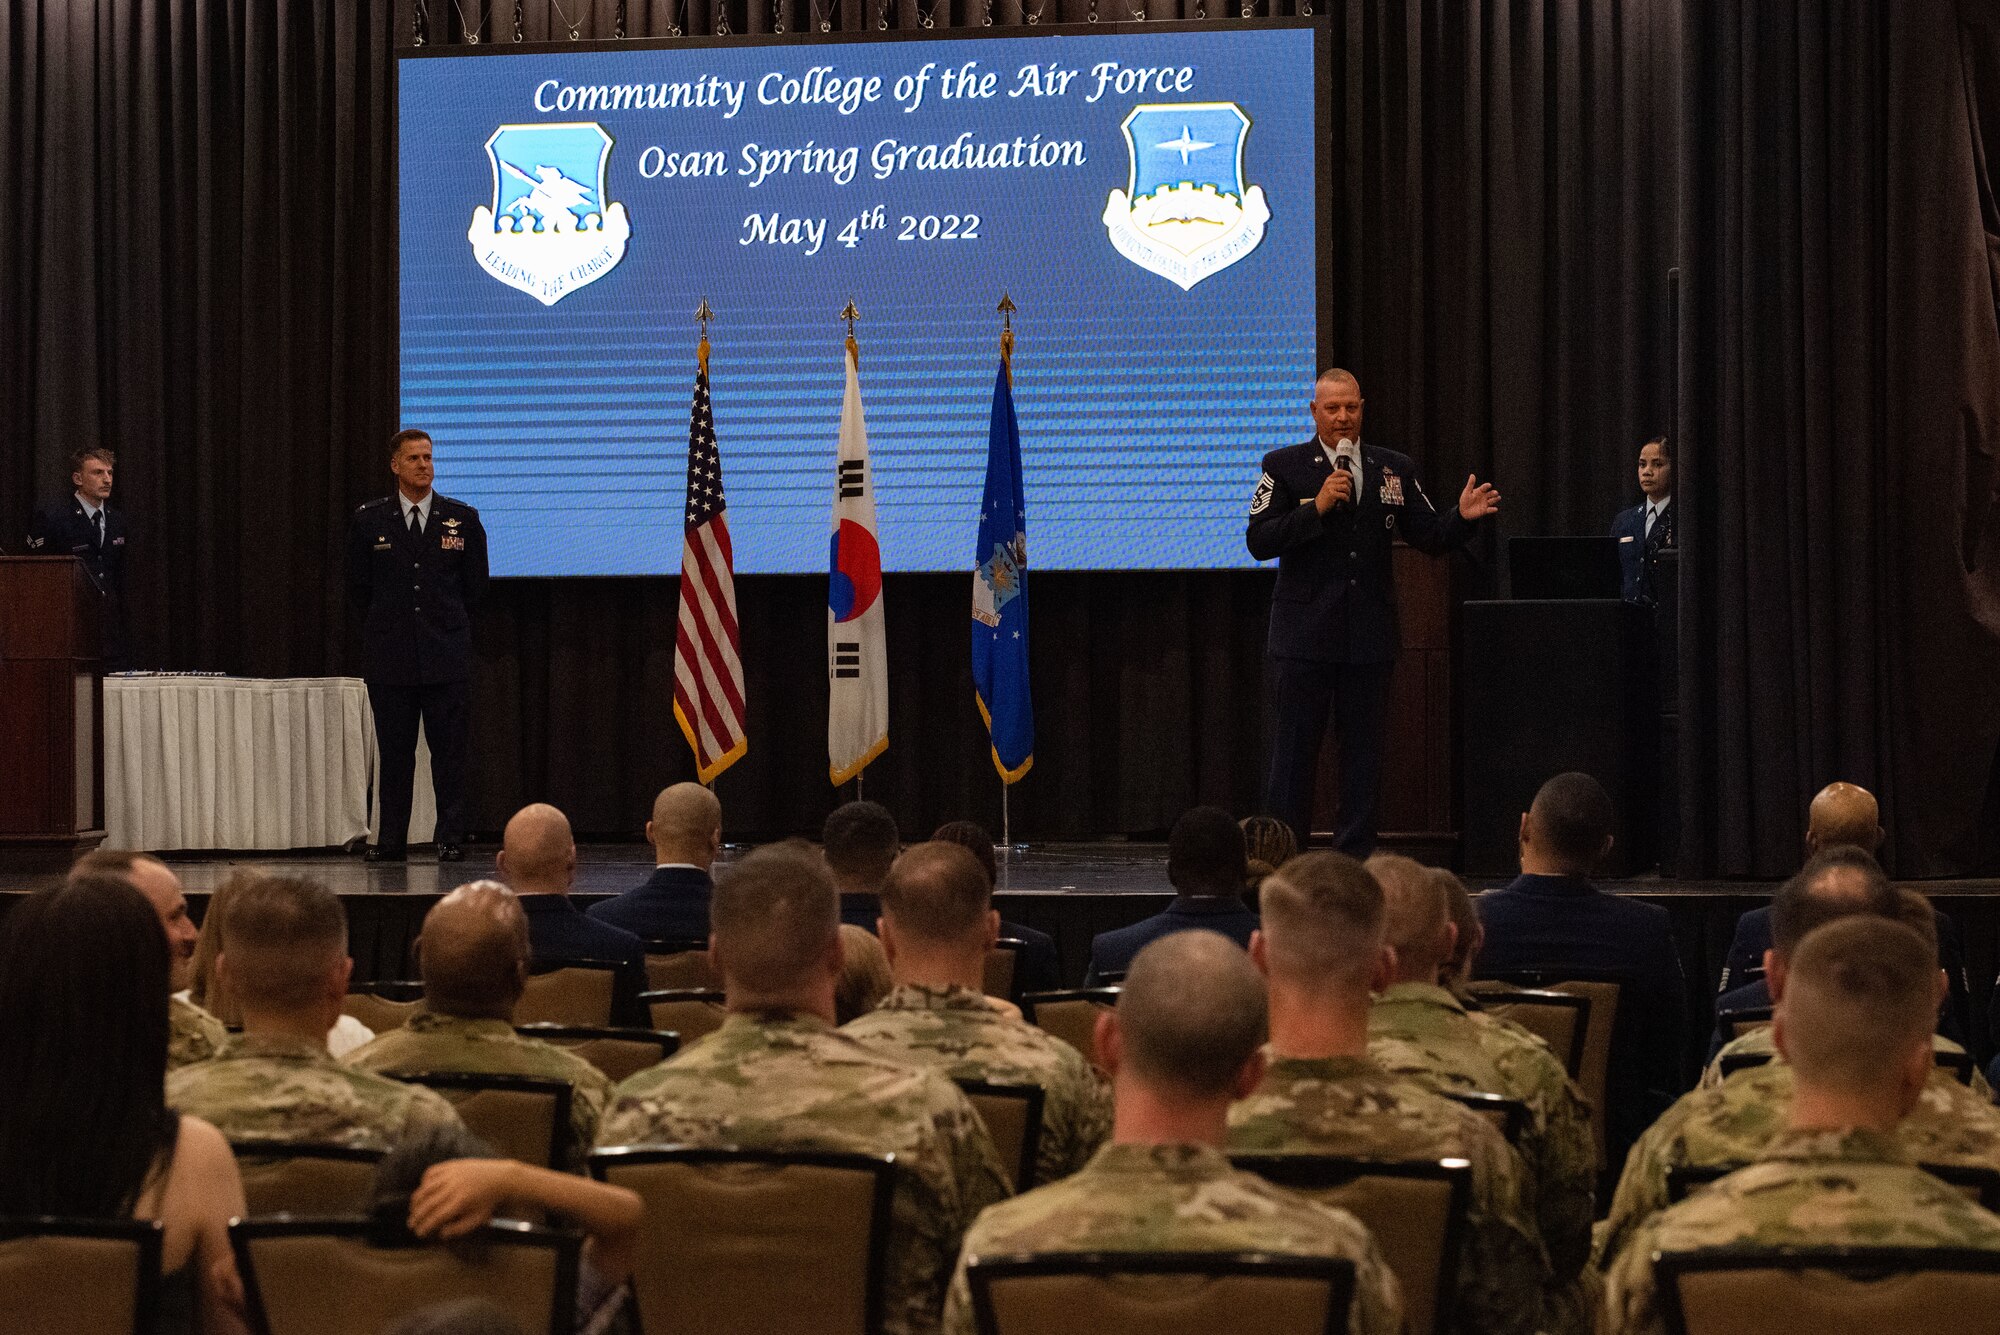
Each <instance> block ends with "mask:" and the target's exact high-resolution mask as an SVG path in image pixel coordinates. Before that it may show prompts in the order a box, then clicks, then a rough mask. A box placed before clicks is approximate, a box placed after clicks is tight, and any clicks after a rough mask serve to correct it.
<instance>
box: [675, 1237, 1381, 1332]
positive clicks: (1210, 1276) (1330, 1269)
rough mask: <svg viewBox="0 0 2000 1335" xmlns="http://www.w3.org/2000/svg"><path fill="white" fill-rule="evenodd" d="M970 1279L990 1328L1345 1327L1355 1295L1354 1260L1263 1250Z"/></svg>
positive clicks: (1009, 1263)
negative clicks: (1276, 1253) (1285, 1254)
mask: <svg viewBox="0 0 2000 1335" xmlns="http://www.w3.org/2000/svg"><path fill="white" fill-rule="evenodd" d="M966 1281H967V1283H968V1284H969V1285H970V1286H971V1290H972V1311H973V1319H974V1321H975V1323H976V1324H977V1328H978V1329H979V1330H980V1331H981V1332H982V1333H983V1335H1075V1332H1077V1331H1089V1332H1090V1333H1091V1335H1214V1333H1215V1332H1217V1331H1256V1332H1258V1335H1345V1332H1346V1331H1347V1328H1348V1313H1349V1309H1350V1308H1351V1307H1352V1306H1353V1303H1354V1263H1353V1262H1352V1261H1349V1260H1347V1259H1346V1258H1344V1257H1330V1256H1279V1255H1273V1254H1271V1253H1266V1252H1070V1253H1062V1252H1054V1253H1049V1254H1046V1255H1040V1256H996V1257H984V1256H982V1257H974V1258H972V1259H971V1260H970V1261H969V1262H968V1264H967V1265H966ZM648 1335H651V1333H650V1331H649V1332H648Z"/></svg>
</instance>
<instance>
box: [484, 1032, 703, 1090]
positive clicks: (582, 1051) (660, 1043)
mask: <svg viewBox="0 0 2000 1335" xmlns="http://www.w3.org/2000/svg"><path fill="white" fill-rule="evenodd" d="M514 1032H515V1033H517V1034H519V1035H521V1036H522V1037H523V1038H538V1039H540V1040H541V1041H542V1042H544V1043H553V1044H555V1045H556V1046H557V1047H559V1048H568V1049H569V1050H570V1051H571V1052H574V1053H575V1054H576V1055H577V1056H579V1057H581V1058H583V1059H584V1060H585V1061H587V1062H589V1063H590V1064H591V1065H592V1066H595V1067H596V1068H597V1069H598V1070H600V1071H602V1072H603V1073H604V1075H605V1078H606V1079H608V1080H610V1081H611V1083H612V1084H614V1085H615V1084H617V1083H618V1082H619V1081H621V1080H624V1079H626V1078H627V1077H630V1076H635V1075H637V1074H638V1073H639V1072H641V1071H643V1070H645V1069H646V1068H647V1067H649V1066H658V1065H659V1064H660V1063H661V1062H663V1061H665V1060H666V1059H667V1058H669V1057H671V1056H673V1055H674V1053H675V1052H677V1051H679V1050H680V1046H681V1038H680V1035H679V1034H676V1033H672V1032H667V1033H662V1032H661V1031H659V1030H657V1029H620V1028H612V1027H604V1028H600V1027H598V1026H596V1025H587V1024H519V1025H515V1026H514Z"/></svg>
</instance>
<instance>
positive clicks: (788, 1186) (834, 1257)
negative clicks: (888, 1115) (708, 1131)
mask: <svg viewBox="0 0 2000 1335" xmlns="http://www.w3.org/2000/svg"><path fill="white" fill-rule="evenodd" d="M590 1172H591V1175H592V1176H593V1177H596V1178H599V1179H601V1180H602V1181H605V1182H610V1183H613V1184H615V1185H617V1186H621V1187H629V1188H631V1189H632V1190H634V1191H636V1192H638V1193H639V1195H640V1196H641V1197H643V1198H644V1200H645V1202H646V1218H645V1223H644V1224H643V1225H642V1230H643V1231H642V1234H641V1241H640V1247H639V1263H638V1268H637V1270H636V1271H635V1272H634V1273H633V1276H632V1291H633V1294H634V1296H635V1297H636V1298H637V1300H638V1305H639V1318H640V1321H641V1323H642V1325H643V1326H644V1328H645V1331H646V1335H762V1333H763V1332H769V1331H779V1330H811V1331H813V1332H814V1333H815V1335H876V1332H877V1331H878V1330H879V1328H880V1326H881V1321H882V1304H883V1280H884V1275H885V1271H886V1258H887V1255H888V1237H889V1219H890V1207H891V1203H892V1200H893V1197H894V1193H895V1181H896V1179H895V1174H896V1166H895V1159H894V1156H892V1155H869V1154H839V1153H833V1152H830V1151H817V1150H746V1149H695V1148H691V1147H688V1146H665V1147H655V1146H641V1147H637V1148H632V1149H609V1150H598V1151H596V1152H595V1153H593V1154H592V1155H591V1156H590Z"/></svg>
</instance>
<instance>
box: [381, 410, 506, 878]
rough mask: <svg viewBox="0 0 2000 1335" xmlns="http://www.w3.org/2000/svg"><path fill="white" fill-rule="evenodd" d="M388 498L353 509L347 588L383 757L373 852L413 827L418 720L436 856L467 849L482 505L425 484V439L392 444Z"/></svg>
mask: <svg viewBox="0 0 2000 1335" xmlns="http://www.w3.org/2000/svg"><path fill="white" fill-rule="evenodd" d="M390 451H391V454H390V463H389V471H390V472H392V473H393V474H395V477H396V491H395V493H394V494H393V495H389V496H384V497H382V498H380V499H379V500H373V501H369V502H368V503H367V504H365V505H363V506H362V507H361V508H360V509H358V510H356V511H355V512H354V520H353V522H352V523H351V524H349V525H348V529H347V589H348V594H349V596H350V597H351V598H352V600H353V601H354V603H355V605H356V606H357V607H358V608H360V610H361V613H362V671H361V675H362V677H363V679H364V680H366V681H367V683H368V703H369V706H370V708H372V709H373V710H374V713H375V741H376V749H377V750H378V751H379V752H380V754H381V764H382V782H381V799H382V810H381V817H382V826H381V834H380V836H379V842H378V843H377V844H376V846H375V847H374V848H373V849H371V850H369V854H368V856H369V859H370V860H371V861H400V860H401V859H402V858H403V856H404V850H405V846H406V843H407V840H408V837H409V828H410V794H411V786H412V782H413V780H414V778H415V774H416V763H417V756H416V752H417V727H418V724H419V723H420V722H421V724H422V726H423V732H424V739H425V741H426V742H427V743H428V744H429V746H430V751H431V787H432V788H433V790H434V791H435V792H436V795H437V834H436V839H437V846H438V858H439V860H440V861H445V862H455V861H457V860H459V858H461V857H462V856H463V852H462V850H461V849H460V847H459V846H460V844H461V843H462V842H463V840H464V838H465V769H466V750H467V741H468V736H469V732H470V721H471V712H472V615H471V614H472V608H473V606H474V604H476V603H477V602H478V601H479V596H480V594H481V593H482V592H484V591H485V588H486V530H485V528H484V527H482V526H481V524H480V522H479V512H478V511H477V510H475V509H473V508H472V507H471V506H469V505H467V504H465V503H464V502H462V501H455V500H452V499H451V498H450V497H449V496H440V495H438V494H437V493H436V492H435V491H433V490H432V489H431V478H432V467H431V439H430V437H429V436H427V435H425V434H424V433H423V432H421V431H399V432H397V433H396V436H395V438H394V440H393V441H392V442H391V444H390Z"/></svg>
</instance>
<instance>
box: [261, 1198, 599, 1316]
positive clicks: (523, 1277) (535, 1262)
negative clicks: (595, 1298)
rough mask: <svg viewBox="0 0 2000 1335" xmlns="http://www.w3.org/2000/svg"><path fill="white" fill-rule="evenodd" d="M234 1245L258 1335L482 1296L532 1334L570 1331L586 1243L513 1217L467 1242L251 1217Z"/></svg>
mask: <svg viewBox="0 0 2000 1335" xmlns="http://www.w3.org/2000/svg"><path fill="white" fill-rule="evenodd" d="M229 1241H230V1245H231V1246H232V1247H234V1249H235V1251H236V1268H237V1270H238V1272H239V1273H241V1275H242V1277H243V1291H244V1299H245V1302H246V1305H247V1306H248V1308H249V1312H250V1321H251V1329H253V1330H255V1331H257V1332H258V1335H380V1332H381V1330H382V1328H383V1327H384V1326H387V1325H388V1324H390V1323H391V1322H392V1321H395V1320H397V1319H398V1318H400V1317H402V1316H404V1315H405V1314H407V1313H409V1312H413V1311H416V1310H418V1309H419V1308H424V1307H429V1306H431V1305H432V1304H434V1303H442V1302H449V1301H453V1300H455V1299H461V1298H485V1299H487V1300H488V1301H490V1302H492V1303H494V1304H496V1305H498V1306H499V1307H500V1309H501V1310H502V1311H504V1312H506V1313H507V1314H508V1315H509V1316H511V1317H513V1318H514V1320H515V1321H517V1322H519V1323H520V1326H521V1329H522V1330H523V1331H525V1332H528V1335H543V1332H547V1333H548V1335H569V1332H570V1331H571V1330H572V1329H573V1328H574V1327H575V1323H576V1278H577V1256H578V1253H579V1249H580V1247H581V1244H582V1240H581V1239H580V1238H579V1237H577V1235H575V1234H573V1233H560V1232H555V1231H553V1230H550V1229H545V1228H537V1227H534V1226H533V1225H530V1224H522V1223H516V1222H514V1221H511V1220H500V1221H495V1222H493V1223H490V1224H488V1225H486V1226H485V1227H484V1228H482V1229H479V1230H478V1231H477V1232H475V1233H473V1234H470V1235H468V1236H467V1237H466V1238H465V1239H463V1240H462V1241H460V1242H456V1243H452V1244H449V1245H443V1246H435V1245H432V1246H403V1245H394V1244H388V1243H385V1242H383V1241H382V1240H381V1239H380V1238H379V1237H378V1232H377V1228H376V1225H374V1224H372V1223H370V1222H369V1221H368V1220H365V1219H250V1220H238V1221H237V1222H236V1223H234V1224H231V1225H230V1226H229Z"/></svg>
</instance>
